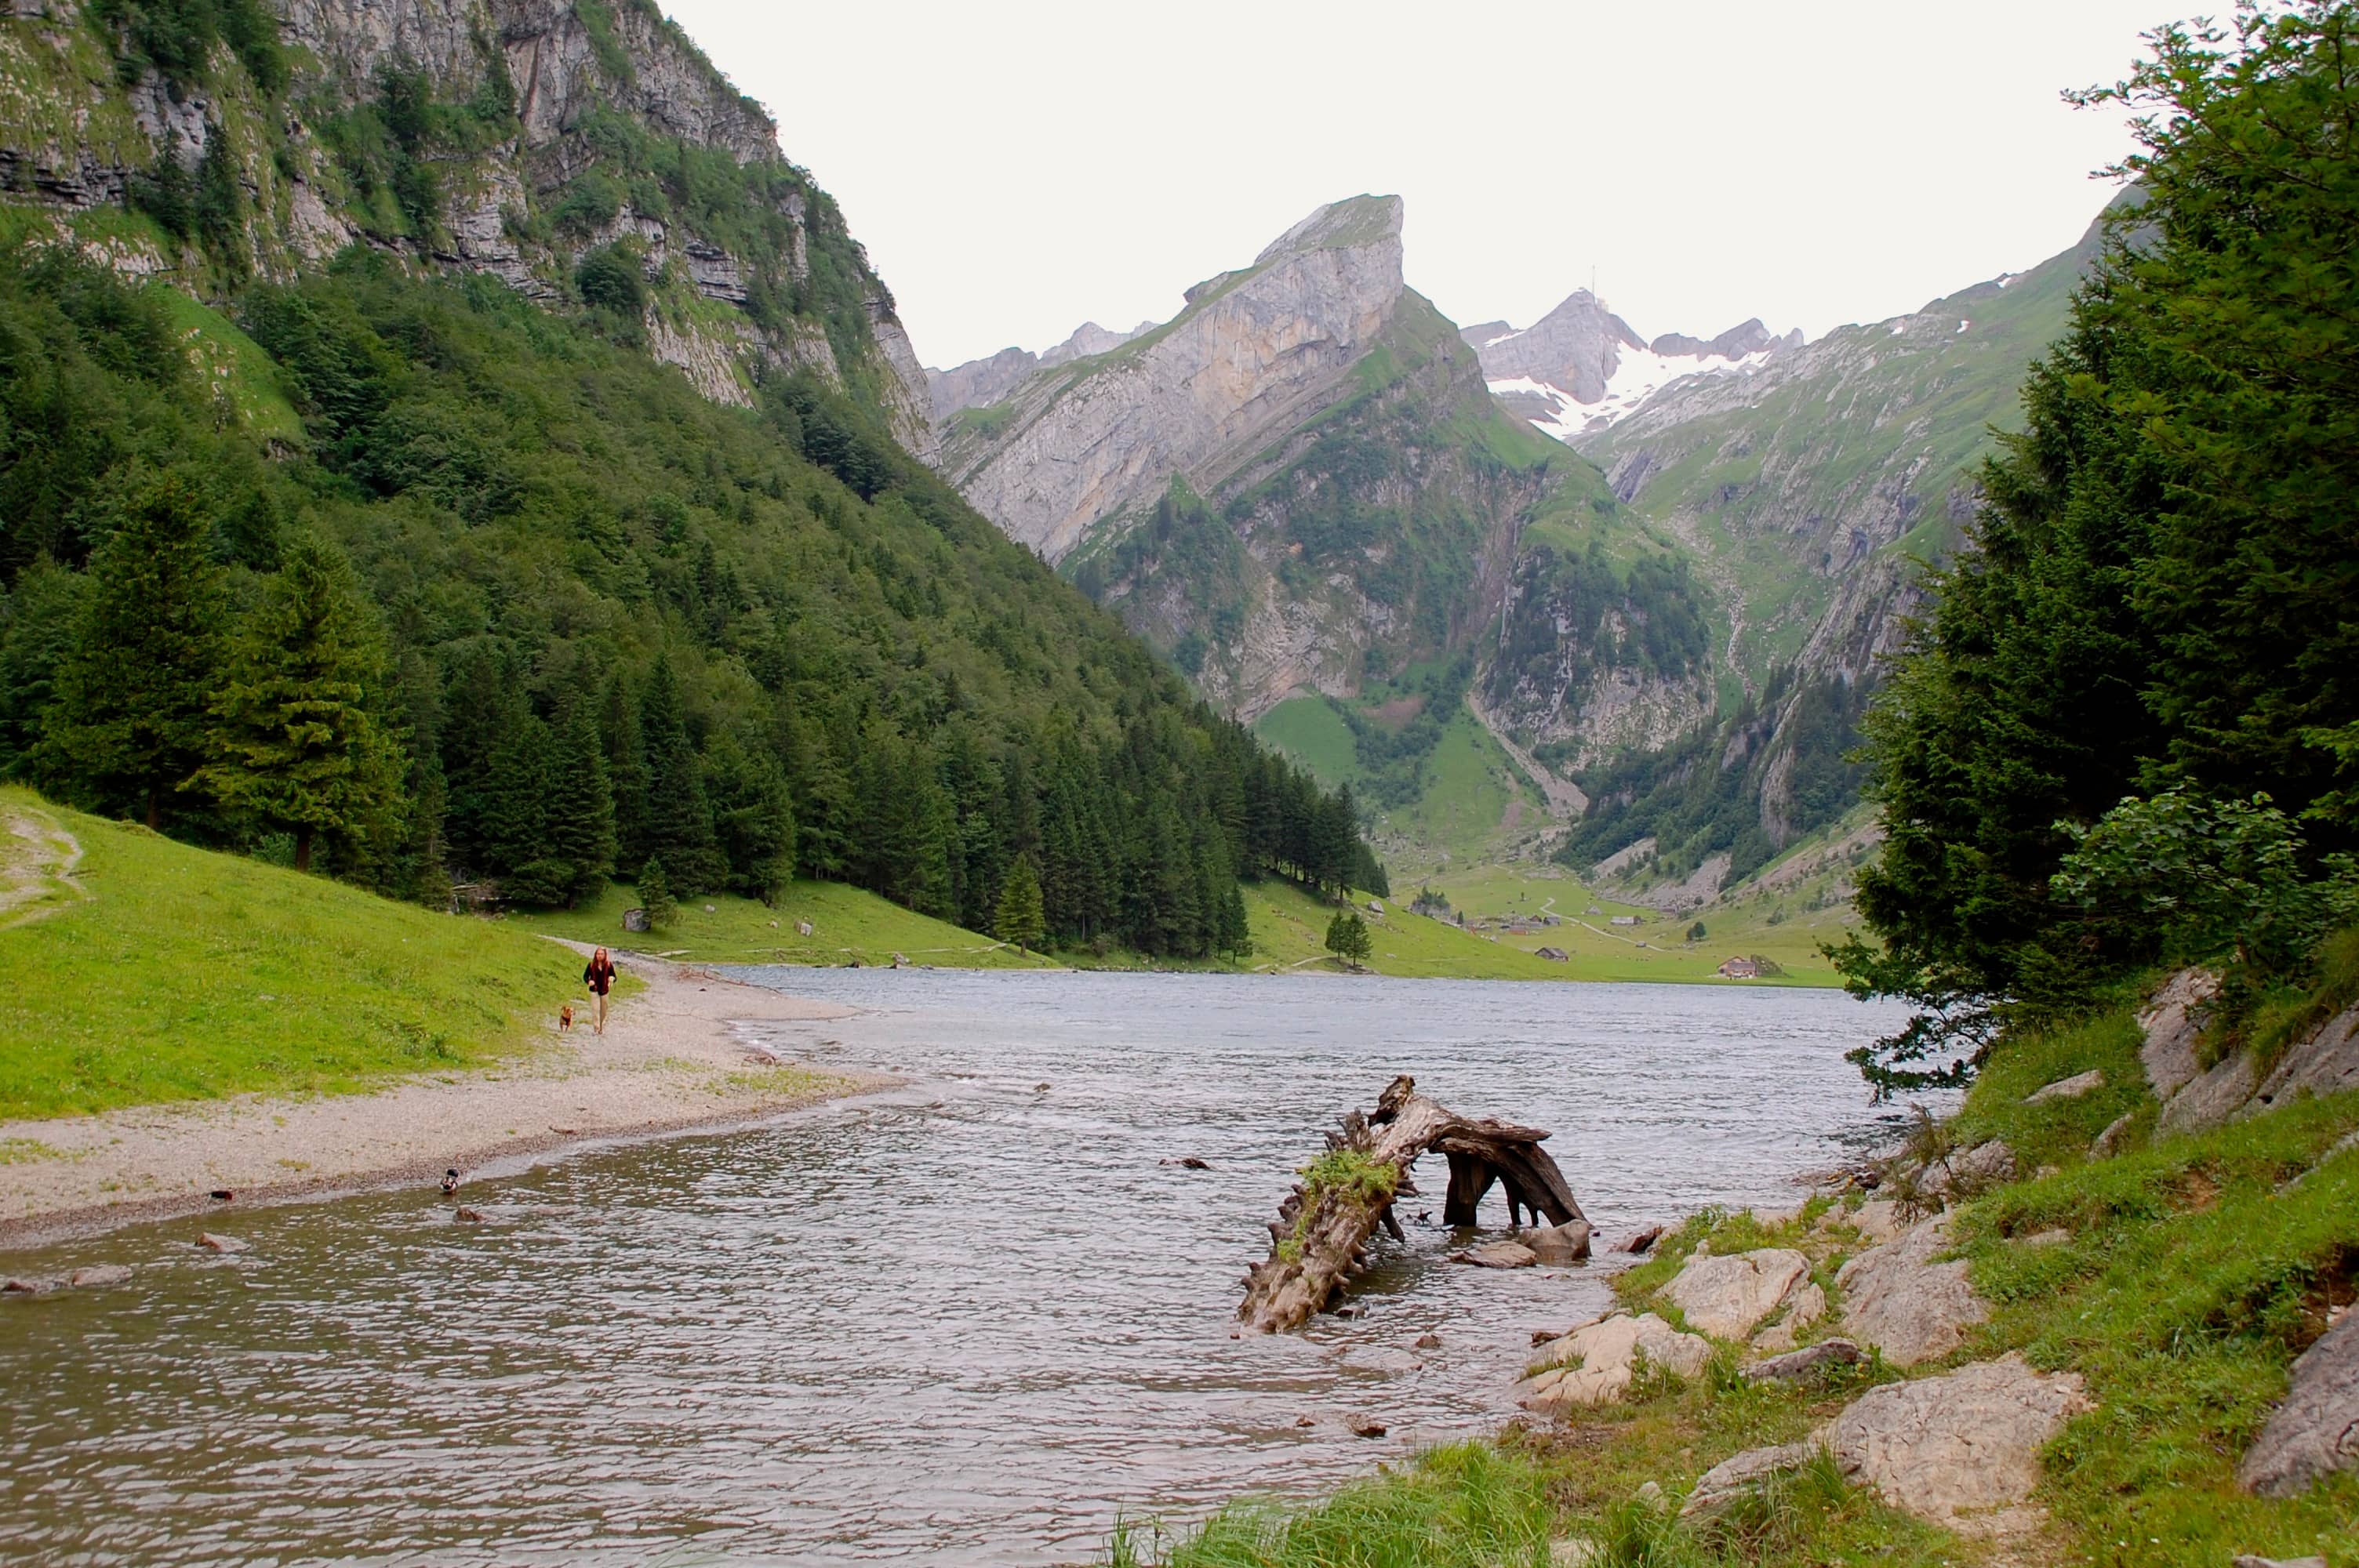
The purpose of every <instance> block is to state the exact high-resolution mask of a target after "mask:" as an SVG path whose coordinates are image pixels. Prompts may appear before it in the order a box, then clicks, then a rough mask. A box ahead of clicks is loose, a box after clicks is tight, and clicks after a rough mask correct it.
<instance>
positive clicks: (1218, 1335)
mask: <svg viewBox="0 0 2359 1568" xmlns="http://www.w3.org/2000/svg"><path fill="white" fill-rule="evenodd" d="M755 973H756V977H757V978H763V979H770V980H773V981H775V983H777V984H779V985H781V986H784V987H786V988H787V989H793V990H795V991H797V992H798V993H799V994H805V995H819V996H823V997H827V998H830V999H832V1000H844V1001H849V1002H853V1003H855V1004H858V1005H860V1006H862V1007H864V1008H866V1009H869V1010H870V1011H867V1012H865V1013H864V1014H863V1015H862V1016H860V1017H858V1018H853V1019H849V1020H843V1021H839V1022H830V1023H825V1024H812V1025H772V1026H766V1031H765V1032H766V1034H767V1036H768V1037H769V1038H771V1039H772V1040H773V1041H774V1042H775V1043H776V1044H777V1045H778V1046H779V1048H780V1049H782V1050H784V1051H786V1052H788V1053H789V1054H796V1055H800V1056H804V1057H807V1058H809V1059H811V1060H814V1061H819V1062H821V1063H830V1064H839V1065H858V1066H879V1067H884V1068H886V1069H888V1070H893V1071H897V1072H899V1073H901V1074H904V1075H906V1076H908V1077H909V1078H910V1079H911V1080H912V1082H911V1084H910V1086H909V1087H907V1088H905V1089H901V1090H897V1091H894V1092H891V1093H888V1094H886V1095H881V1096H877V1097H873V1098H870V1099H868V1100H865V1101H862V1102H858V1103H855V1104H853V1105H848V1106H840V1107H833V1108H825V1109H823V1110H821V1111H818V1112H813V1113H808V1114H804V1115H800V1116H797V1117H793V1118H789V1119H784V1120H781V1121H778V1122H777V1123H774V1124H771V1125H766V1126H763V1127H757V1128H754V1129H750V1130H740V1131H736V1132H732V1133H728V1134H724V1135H717V1136H709V1137H701V1138H688V1139H679V1140H674V1141H668V1142H663V1143H658V1144H647V1145H640V1146H636V1147H628V1148H621V1149H609V1150H604V1151H601V1152H590V1153H583V1154H581V1155H577V1156H576V1157H574V1158H572V1159H571V1160H568V1161H566V1162H563V1163H560V1164H558V1165H554V1166H549V1167H547V1168H544V1169H540V1170H537V1171H529V1172H523V1173H511V1174H506V1175H502V1176H497V1177H494V1178H487V1179H478V1180H477V1181H476V1182H475V1183H473V1184H472V1185H471V1187H470V1189H469V1193H468V1199H469V1201H470V1202H471V1203H473V1205H474V1206H477V1207H479V1208H481V1209H483V1210H484V1213H485V1214H486V1215H487V1217H488V1221H489V1222H488V1223H486V1224H484V1225H483V1226H480V1227H476V1226H458V1225H454V1224H453V1223H451V1219H450V1217H449V1212H448V1209H447V1208H446V1207H444V1206H442V1205H441V1204H440V1202H439V1201H438V1195H435V1194H433V1193H431V1192H425V1193H401V1194H380V1195H370V1196H364V1197H357V1198H351V1199H345V1200H341V1201H338V1202H334V1203H328V1204H320V1205H314V1206H302V1207H290V1208H282V1209H275V1210H260V1211H255V1212H254V1213H251V1214H245V1215H241V1216H239V1217H238V1222H237V1225H236V1229H237V1231H238V1233H239V1234H241V1235H243V1236H245V1237H246V1238H248V1239H249V1240H251V1241H252V1243H253V1250H252V1252H250V1253H248V1254H245V1255H243V1256H241V1257H239V1258H236V1259H234V1260H217V1259H210V1258H205V1257H203V1256H201V1255H200V1254H198V1253H197V1252H196V1251H195V1249H192V1248H190V1246H189V1242H190V1239H192V1238H193V1236H194V1233H195V1231H196V1229H197V1228H198V1227H197V1226H196V1224H195V1223H193V1222H190V1223H186V1224H179V1225H165V1226H155V1227H144V1228H142V1229H138V1230H134V1231H129V1232H124V1233H119V1234H117V1235H116V1236H114V1237H111V1238H104V1239H103V1240H99V1241H92V1242H85V1243H80V1244H77V1245H76V1246H74V1247H72V1248H70V1249H59V1250H57V1251H56V1252H55V1253H53V1254H51V1255H48V1256H36V1257H27V1258H22V1259H17V1260H12V1267H13V1268H16V1269H17V1270H20V1271H62V1270H64V1269H67V1268H71V1267H72V1266H75V1265H78V1264H80V1263H83V1262H92V1261H100V1260H122V1261H129V1262H135V1263H137V1264H139V1265H141V1267H140V1269H139V1272H138V1274H137V1275H136V1279H135V1281H134V1282H133V1284H131V1285H130V1286H127V1287H125V1288H122V1289H119V1290H114V1291H107V1292H83V1293H74V1292H66V1293H61V1294H59V1295H54V1296H49V1297H43V1298H39V1299H38V1300H32V1301H25V1302H15V1303H6V1304H5V1306H0V1382H4V1383H5V1389H6V1390H7V1402H6V1405H5V1415H0V1455H5V1460H6V1465H5V1474H0V1541H5V1542H6V1543H8V1545H9V1546H10V1548H11V1555H12V1556H17V1557H30V1558H31V1559H33V1560H37V1561H41V1562H52V1563H80V1562H96V1561H112V1560H124V1559H136V1560H139V1561H142V1562H152V1563H233V1562H235V1563H244V1562H251V1561H255V1560H259V1559H274V1560H288V1561H316V1560H334V1559H342V1558H364V1559H367V1560H370V1561H373V1562H388V1561H390V1562H424V1561H429V1560H430V1561H432V1562H435V1563H514V1562H534V1563H537V1562H543V1561H549V1562H564V1563H583V1562H589V1563H665V1564H671V1563H760V1562H782V1563H783V1562H794V1563H810V1562H829V1561H832V1562H854V1561H872V1560H879V1559H888V1558H896V1557H923V1558H927V1559H929V1560H935V1561H950V1562H962V1563H1039V1562H1050V1561H1071V1560H1079V1559H1085V1558H1087V1557H1088V1556H1089V1555H1090V1554H1091V1553H1092V1552H1093V1551H1094V1550H1095V1549H1096V1547H1097V1546H1098V1545H1099V1544H1100V1543H1101V1542H1102V1541H1103V1539H1104V1538H1105V1536H1106V1534H1107V1532H1108V1531H1109V1530H1111V1529H1112V1527H1113V1525H1114V1522H1115V1520H1116V1519H1118V1518H1127V1519H1145V1518H1164V1519H1184V1518H1186V1517H1188V1516H1190V1515H1191V1514H1193V1513H1198V1512H1201V1510H1202V1509H1205V1508H1207V1507H1210V1506H1212V1505H1213V1504H1214V1503H1216V1502H1218V1501H1220V1500H1223V1499H1224V1498H1229V1497H1231V1496H1234V1495H1235V1494H1237V1493H1239V1492H1241V1491H1246V1490H1270V1491H1277V1492H1281V1493H1288V1494H1299V1493H1303V1492H1307V1491H1310V1490H1314V1489H1316V1488H1318V1487H1321V1486H1324V1485H1327V1484H1330V1483H1332V1481H1334V1480H1335V1479H1337V1478H1339V1477H1341V1476H1346V1475H1350V1474H1353V1473H1356V1472H1358V1471H1360V1470H1363V1469H1364V1468H1366V1467H1367V1466H1368V1465H1371V1464H1372V1463H1373V1462H1374V1461H1375V1459H1377V1458H1380V1457H1384V1456H1386V1455H1387V1454H1396V1453H1399V1452H1402V1451H1404V1450H1406V1449H1407V1448H1408V1447H1409V1446H1411V1445H1414V1444H1418V1443H1421V1442H1430V1441H1433V1440H1436V1439H1438V1438H1441V1437H1446V1436H1450V1435H1455V1434H1461V1433H1473V1432H1477V1431H1481V1430H1484V1429H1486V1428H1487V1427H1488V1426H1490V1425H1492V1424H1495V1422H1496V1421H1497V1420H1498V1418H1499V1417H1500V1416H1501V1415H1502V1414H1503V1413H1505V1411H1506V1410H1507V1409H1508V1408H1509V1406H1508V1381H1509V1379H1511V1377H1512V1376H1513V1374H1514V1371H1515V1369H1516V1368H1517V1365H1518V1364H1519V1362H1520V1360H1521V1357H1522V1356H1523V1354H1524V1352H1525V1350H1526V1348H1527V1343H1528V1337H1529V1336H1528V1331H1529V1330H1530V1329H1531V1328H1532V1327H1534V1326H1539V1325H1556V1326H1560V1325H1563V1324H1566V1323H1568V1322H1571V1321H1572V1320H1573V1319H1575V1318H1577V1317H1579V1316H1581V1315H1582V1314H1585V1313H1588V1312H1593V1311H1594V1310H1596V1308H1597V1307H1598V1305H1600V1304H1601V1303H1603V1300H1604V1299H1605V1287H1604V1283H1603V1272H1604V1269H1603V1266H1599V1267H1595V1268H1591V1269H1581V1270H1571V1271H1521V1272H1517V1273H1513V1274H1500V1273H1495V1272H1493V1271H1487V1270H1473V1269H1465V1268H1455V1267H1451V1265H1449V1264H1448V1263H1447V1262H1446V1261H1445V1258H1446V1255H1447V1253H1448V1252H1449V1251H1450V1250H1451V1249H1453V1248H1454V1246H1455V1245H1456V1244H1457V1243H1456V1241H1455V1240H1454V1239H1453V1238H1451V1236H1449V1235H1448V1234H1447V1233H1445V1232H1443V1231H1442V1230H1440V1228H1439V1227H1434V1226H1431V1225H1416V1224H1412V1225H1411V1226H1410V1227H1409V1232H1408V1243H1407V1244H1406V1245H1405V1246H1399V1247H1396V1246H1393V1245H1391V1244H1389V1243H1387V1244H1385V1246H1384V1247H1383V1248H1382V1249H1380V1251H1379V1255H1378V1259H1377V1262H1376V1266H1375V1269H1374V1270H1373V1271H1371V1273H1370V1274H1369V1275H1368V1276H1367V1277H1366V1278H1365V1279H1364V1281H1362V1282H1361V1283H1360V1285H1359V1286H1358V1287H1357V1289H1356V1291H1355V1293H1354V1299H1355V1301H1356V1302H1357V1303H1358V1304H1360V1305H1362V1306H1364V1307H1365V1309H1366V1315H1365V1316H1364V1317H1360V1318H1355V1319H1344V1318H1339V1317H1327V1318H1322V1319H1321V1320H1320V1321H1319V1323H1317V1324H1316V1325H1313V1326H1312V1327H1311V1328H1310V1330H1308V1331H1307V1332H1305V1333H1303V1334H1300V1335H1297V1336H1283V1337H1280V1338H1277V1339H1274V1340H1273V1339H1265V1338H1259V1337H1256V1338H1251V1339H1238V1338H1232V1337H1231V1332H1232V1331H1231V1324H1230V1314H1231V1313H1232V1312H1233V1311H1234V1306H1235V1303H1236V1300H1237V1289H1238V1277H1239V1275H1240V1274H1241V1273H1242V1272H1243V1271H1244V1268H1245V1264H1246V1263H1247V1262H1248V1261H1249V1260H1251V1259H1252V1258H1254V1257H1256V1256H1257V1255H1258V1254H1259V1252H1260V1251H1261V1250H1262V1249H1263V1246H1264V1245H1266V1243H1265V1242H1264V1240H1263V1238H1264V1232H1263V1230H1262V1226H1263V1225H1264V1223H1265V1222H1266V1220H1267V1219H1268V1218H1269V1217H1271V1216H1272V1215H1273V1214H1274V1213H1275V1209H1276V1205H1277V1200H1278V1198H1279V1197H1280V1196H1281V1195H1283V1193H1284V1191H1285V1189H1286V1186H1287V1184H1288V1181H1289V1179H1290V1178H1289V1175H1288V1172H1289V1170H1290V1168H1291V1167H1292V1166H1293V1165H1294V1164H1297V1163H1299V1162H1300V1161H1301V1160H1302V1159H1304V1158H1305V1157H1306V1156H1307V1155H1308V1154H1309V1153H1310V1152H1313V1151H1315V1150H1316V1149H1317V1148H1318V1146H1319V1133H1320V1130H1321V1129H1322V1128H1323V1127H1324V1126H1326V1125H1328V1124H1329V1123H1330V1122H1331V1121H1332V1119H1333V1117H1334V1115H1335V1114H1336V1112H1337V1111H1338V1110H1339V1109H1340V1108H1343V1107H1344V1106H1346V1105H1352V1104H1359V1105H1363V1106H1364V1105H1365V1104H1367V1103H1368V1102H1369V1101H1370V1100H1371V1099H1372V1098H1373V1096H1374V1094H1375V1089H1376V1088H1378V1087H1381V1085H1382V1084H1383V1083H1384V1081H1385V1080H1386V1077H1387V1076H1389V1075H1390V1074H1391V1073H1393V1072H1395V1071H1400V1070H1406V1071H1409V1072H1413V1073H1415V1074H1416V1075H1417V1076H1418V1079H1419V1085H1420V1087H1424V1088H1426V1089H1427V1090H1429V1091H1430V1092H1431V1093H1433V1094H1434V1095H1436V1096H1437V1097H1438V1098H1441V1099H1443V1100H1444V1101H1446V1102H1448V1103H1450V1104H1451V1105H1454V1106H1457V1107H1460V1108H1463V1109H1467V1110H1471V1111H1476V1112H1489V1113H1495V1114H1499V1115H1505V1116H1509V1117H1513V1118H1515V1119H1520V1120H1527V1121H1531V1122H1536V1123H1538V1124H1539V1125H1541V1126H1545V1127H1549V1128H1553V1129H1555V1130H1556V1134H1557V1135H1556V1137H1555V1138H1554V1139H1553V1140H1552V1141H1551V1142H1550V1144H1549V1148H1550V1149H1551V1151H1552V1152H1554V1153H1555V1155H1556V1157H1557V1159H1558V1160H1559V1162H1560V1163H1562V1164H1563V1166H1564V1167H1565V1170H1566V1173H1567V1174H1568V1175H1569V1176H1570V1178H1571V1182H1572V1184H1573V1188H1574V1190H1575V1191H1576V1192H1577V1193H1578V1194H1579V1195H1580V1196H1581V1199H1582V1205H1583V1206H1584V1207H1585V1208H1587V1209H1588V1211H1589V1213H1590V1215H1591V1217H1592V1218H1593V1219H1594V1220H1595V1221H1596V1222H1597V1223H1598V1224H1599V1226H1600V1227H1601V1228H1602V1229H1603V1230H1604V1231H1605V1232H1606V1233H1607V1234H1608V1235H1609V1236H1612V1235H1614V1234H1616V1233H1621V1232H1626V1231H1627V1230H1629V1229H1630V1228H1632V1227H1635V1226H1636V1225H1637V1224H1639V1223H1642V1222H1644V1221H1647V1220H1648V1219H1661V1218H1667V1217H1674V1216H1676V1215H1678V1214H1680V1213H1681V1212H1683V1211H1685V1210H1688V1209H1691V1208H1694V1207H1697V1206H1701V1205H1704V1204H1707V1203H1715V1202H1721V1203H1728V1202H1746V1201H1770V1202H1791V1201H1792V1200H1793V1196H1794V1194H1793V1192H1792V1189H1791V1187H1790V1186H1788V1184H1787V1178H1788V1176H1789V1175H1790V1174H1791V1173H1793V1172H1794V1171H1796V1170H1797V1169H1799V1168H1800V1167H1803V1166H1806V1165H1809V1164H1811V1163H1813V1162H1819V1163H1823V1162H1828V1161H1830V1160H1832V1158H1834V1157H1835V1156H1836V1155H1838V1154H1839V1153H1840V1152H1843V1151H1844V1150H1846V1149H1855V1148H1856V1147H1858V1146H1859V1145H1860V1144H1862V1143H1863V1142H1864V1141H1869V1140H1872V1139H1875V1138H1878V1137H1882V1136H1887V1135H1888V1134H1889V1132H1890V1130H1892V1126H1893V1117H1892V1116H1891V1115H1890V1114H1888V1113H1886V1112H1879V1111H1876V1110H1874V1109H1872V1108H1870V1107H1869V1106H1868V1105H1867V1103H1866V1099H1865V1096H1864V1093H1863V1092H1862V1090H1861V1087H1860V1084H1859V1080H1858V1078H1857V1077H1856V1076H1854V1073H1853V1071H1852V1069H1851V1068H1850V1067H1849V1066H1848V1065H1846V1064H1845V1063H1844V1062H1843V1059H1842V1053H1843V1050H1844V1049H1846V1048H1848V1047H1849V1046H1851V1045H1853V1044H1857V1043H1859V1042H1860V1041H1861V1040H1863V1039H1864V1038H1866V1037H1868V1036H1870V1035H1872V1034H1874V1033H1881V1032H1884V1031H1886V1030H1888V1029H1889V1028H1890V1027H1891V1026H1892V1024H1893V1022H1894V1018H1893V1017H1892V1015H1891V1014H1890V1013H1889V1012H1888V1011H1875V1010H1870V1009H1866V1008H1862V1007H1860V1006H1857V1005H1855V1004H1854V1003H1852V1002H1850V1001H1849V1000H1846V999H1844V998H1843V997H1840V996H1836V995H1831V994H1828V993H1824V992H1799V991H1786V990H1773V989H1702V988H1694V987H1680V988H1670V987H1663V988H1653V987H1636V986H1544V985H1501V984H1484V983H1459V982H1411V981H1382V980H1369V981H1364V982H1354V983H1346V982H1341V981H1335V980H1332V979H1311V978H1297V979H1266V978H1253V979H1247V978H1236V979H1223V978H1205V977H1158V976H1052V975H1037V974H1006V975H995V974H955V973H930V972H921V973H910V972H907V971H904V972H899V973H892V972H877V971H861V972H837V971H828V972H819V973H814V972H811V971H807V970H791V971H777V972H775V973H771V974H764V973H763V972H760V971H756V972H755ZM1043 1084H1045V1085H1046V1086H1047V1087H1045V1088H1042V1087H1038V1086H1040V1085H1043ZM1185 1155H1193V1156H1196V1157H1199V1158H1201V1159H1203V1160H1205V1161H1206V1162H1209V1164H1210V1166H1211V1168H1210V1169H1209V1170H1205V1171H1190V1170H1186V1169H1183V1168H1181V1167H1180V1166H1178V1165H1177V1164H1166V1163H1161V1162H1163V1161H1166V1160H1174V1161H1176V1160H1177V1159H1179V1158H1180V1157H1181V1156H1185ZM1422 1174H1423V1175H1424V1177H1425V1179H1426V1183H1427V1186H1426V1192H1427V1196H1426V1198H1425V1199H1423V1200H1410V1201H1409V1202H1407V1203H1405V1204H1404V1205H1403V1209H1404V1212H1405V1214H1414V1213H1416V1212H1418V1211H1419V1210H1420V1209H1431V1210H1437V1211H1438V1209H1439V1208H1440V1187H1441V1184H1442V1182H1443V1179H1444V1176H1443V1173H1442V1171H1441V1169H1440V1162H1438V1161H1437V1162H1430V1168H1429V1169H1428V1170H1426V1171H1425V1172H1423V1173H1422ZM1499 1202H1500V1200H1499V1199H1497V1198H1496V1197H1494V1199H1493V1203H1494V1204H1495V1205H1497V1204H1499ZM1485 1218H1486V1220H1490V1221H1492V1222H1494V1223H1502V1224H1503V1223H1504V1222H1505V1218H1506V1216H1505V1214H1504V1212H1498V1213H1495V1214H1493V1213H1486V1215H1485ZM212 1224H213V1225H214V1226H215V1227H217V1228H219V1227H223V1226H224V1224H225V1222H224V1221H223V1220H221V1219H220V1218H219V1217H216V1218H214V1219H213V1220H212ZM1429 1329H1431V1330H1434V1331H1436V1332H1438V1333H1440V1335H1441V1336H1442V1339H1443V1346H1442V1348H1441V1349H1440V1350H1438V1351H1416V1350H1414V1349H1413V1348H1411V1346H1412V1342H1413V1341H1414V1340H1415V1339H1416V1338H1417V1337H1418V1336H1419V1335H1420V1334H1422V1333H1424V1332H1426V1331H1427V1330H1429ZM1362 1415H1372V1416H1375V1418H1376V1419H1378V1420H1381V1421H1383V1422H1386V1424H1387V1425H1388V1426H1389V1427H1390V1428H1391V1435H1390V1436H1388V1437H1387V1438H1386V1439H1385V1440H1383V1441H1380V1442H1368V1441H1365V1440H1362V1439H1359V1438H1356V1437H1353V1436H1352V1435H1351V1434H1350V1433H1349V1431H1348V1429H1347V1427H1346V1425H1345V1422H1347V1421H1348V1420H1350V1419H1351V1418H1353V1417H1357V1416H1362ZM1305 1418H1308V1422H1309V1424H1307V1425H1306V1424H1300V1422H1303V1421H1304V1419H1305Z"/></svg>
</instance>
